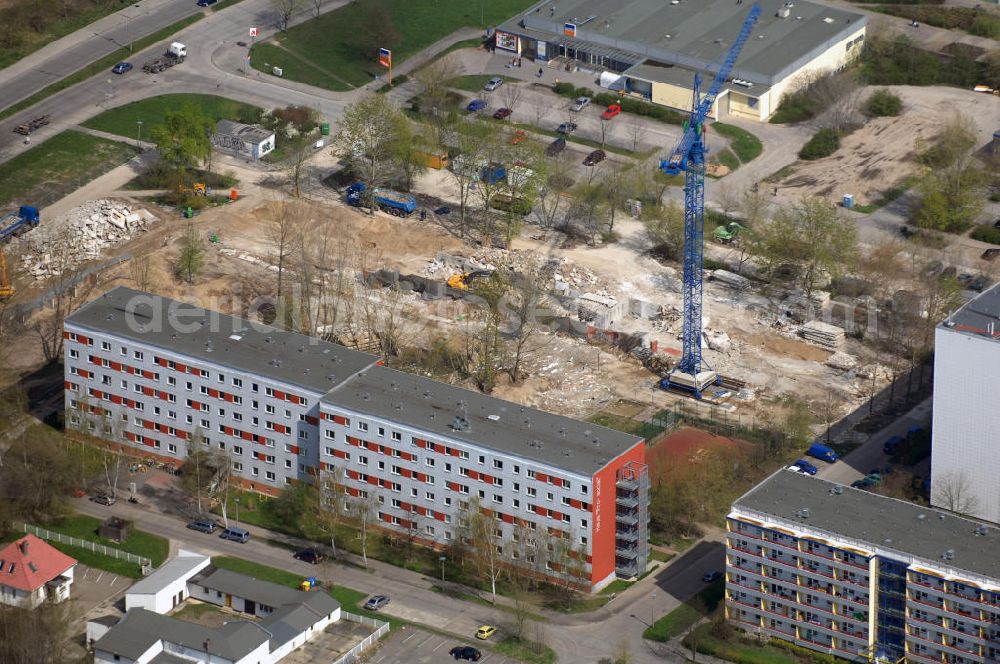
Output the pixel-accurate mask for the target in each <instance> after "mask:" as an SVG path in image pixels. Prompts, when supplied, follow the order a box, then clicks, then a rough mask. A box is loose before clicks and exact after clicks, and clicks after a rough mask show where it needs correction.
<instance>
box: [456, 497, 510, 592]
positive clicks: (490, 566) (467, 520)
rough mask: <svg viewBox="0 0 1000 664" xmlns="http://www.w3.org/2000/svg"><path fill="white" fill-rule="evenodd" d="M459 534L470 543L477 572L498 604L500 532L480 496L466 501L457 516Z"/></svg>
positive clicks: (500, 567)
mask: <svg viewBox="0 0 1000 664" xmlns="http://www.w3.org/2000/svg"><path fill="white" fill-rule="evenodd" d="M459 519H460V520H461V521H460V526H461V533H462V537H463V538H464V541H465V542H466V544H467V545H468V546H469V553H470V555H471V557H472V561H473V563H474V565H475V567H476V571H477V572H478V573H479V574H480V575H481V576H483V577H485V578H486V580H487V581H488V582H489V584H490V591H491V593H492V595H493V603H494V604H496V603H497V580H498V579H499V578H500V574H501V573H502V572H503V570H504V567H505V565H504V561H503V555H504V554H503V547H504V540H503V533H502V532H501V530H500V527H499V525H498V524H497V520H496V519H495V518H493V514H492V513H491V512H487V511H486V510H484V509H483V507H482V505H481V504H480V502H479V498H473V499H471V500H470V501H469V504H468V507H467V508H466V509H465V510H463V511H462V512H461V514H460V516H459Z"/></svg>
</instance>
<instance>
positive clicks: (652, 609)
mask: <svg viewBox="0 0 1000 664" xmlns="http://www.w3.org/2000/svg"><path fill="white" fill-rule="evenodd" d="M649 599H650V600H652V603H651V604H650V607H649V625H650V627H652V626H653V623H654V622H656V620H654V618H655V617H656V606H655V603H656V593H655V592H653V593H652V594H651V595H650V596H649Z"/></svg>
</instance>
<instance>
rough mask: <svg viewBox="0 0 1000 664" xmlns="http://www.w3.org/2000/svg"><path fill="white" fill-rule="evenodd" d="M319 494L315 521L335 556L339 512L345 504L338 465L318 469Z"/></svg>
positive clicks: (341, 473)
mask: <svg viewBox="0 0 1000 664" xmlns="http://www.w3.org/2000/svg"><path fill="white" fill-rule="evenodd" d="M319 477H320V480H319V495H320V509H319V510H317V514H316V523H317V525H318V526H319V528H320V529H321V530H323V531H324V532H325V533H326V534H327V535H329V536H330V550H331V551H332V552H333V557H334V558H336V557H337V528H338V527H339V526H340V516H341V512H343V511H344V507H345V506H346V505H347V494H346V492H345V486H344V469H343V468H340V467H339V466H333V465H331V466H329V467H328V468H326V469H325V470H321V471H320V475H319Z"/></svg>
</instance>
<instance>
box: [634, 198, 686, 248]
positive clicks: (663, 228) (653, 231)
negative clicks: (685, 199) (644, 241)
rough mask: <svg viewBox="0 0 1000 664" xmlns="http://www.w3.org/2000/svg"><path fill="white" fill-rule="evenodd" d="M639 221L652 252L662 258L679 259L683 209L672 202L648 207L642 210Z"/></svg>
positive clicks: (682, 229) (682, 243)
mask: <svg viewBox="0 0 1000 664" xmlns="http://www.w3.org/2000/svg"><path fill="white" fill-rule="evenodd" d="M641 219H642V223H643V224H644V225H645V227H646V236H647V237H648V238H649V241H650V242H652V244H653V251H654V252H656V253H657V254H658V255H660V256H662V257H663V258H668V259H671V260H677V259H679V258H680V257H681V253H682V252H683V251H684V208H682V207H681V206H680V205H679V204H678V203H677V202H676V201H672V200H671V201H667V202H666V203H664V204H662V205H648V206H646V207H644V208H643V210H642V217H641Z"/></svg>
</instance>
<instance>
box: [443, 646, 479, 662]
mask: <svg viewBox="0 0 1000 664" xmlns="http://www.w3.org/2000/svg"><path fill="white" fill-rule="evenodd" d="M448 654H449V655H451V656H452V657H454V658H455V659H464V660H467V661H469V662H478V661H479V658H480V657H482V656H483V653H481V652H479V651H478V650H476V649H475V648H473V647H472V646H456V647H454V648H452V649H451V650H450V651H449V652H448Z"/></svg>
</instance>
